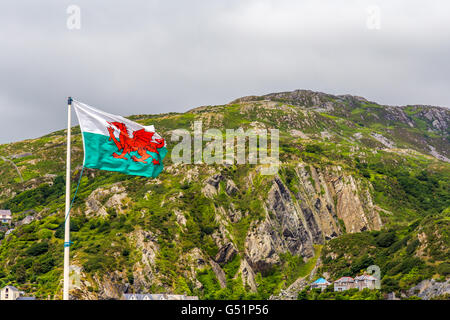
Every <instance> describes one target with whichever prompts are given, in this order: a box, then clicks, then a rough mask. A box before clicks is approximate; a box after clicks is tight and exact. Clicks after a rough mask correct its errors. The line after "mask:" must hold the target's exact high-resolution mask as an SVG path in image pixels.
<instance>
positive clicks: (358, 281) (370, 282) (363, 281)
mask: <svg viewBox="0 0 450 320" xmlns="http://www.w3.org/2000/svg"><path fill="white" fill-rule="evenodd" d="M376 283H377V278H375V277H374V276H371V275H367V274H364V275H362V276H358V277H356V278H355V288H358V289H359V290H362V289H365V288H368V289H371V290H372V289H376Z"/></svg>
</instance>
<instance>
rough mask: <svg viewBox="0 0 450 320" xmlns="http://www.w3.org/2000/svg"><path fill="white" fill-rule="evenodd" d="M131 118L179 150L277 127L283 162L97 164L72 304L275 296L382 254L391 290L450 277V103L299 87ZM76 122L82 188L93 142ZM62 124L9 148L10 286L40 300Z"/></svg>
mask: <svg viewBox="0 0 450 320" xmlns="http://www.w3.org/2000/svg"><path fill="white" fill-rule="evenodd" d="M129 118H130V119H132V120H134V121H137V122H139V123H141V124H144V125H150V124H153V125H155V127H156V129H157V131H158V132H159V133H160V134H161V135H162V136H163V137H165V138H166V140H167V142H168V149H169V155H170V151H171V149H172V148H173V146H174V145H175V144H176V142H171V141H170V137H171V133H172V132H173V130H175V129H187V130H190V131H192V129H193V122H194V121H196V120H202V121H203V130H206V129H208V128H218V129H220V130H225V128H232V129H237V128H238V127H242V128H244V129H245V130H247V129H249V128H260V129H261V128H278V129H279V130H280V161H281V167H280V170H279V171H278V174H277V175H274V176H265V175H261V174H259V171H260V169H261V165H205V164H192V165H174V164H172V163H171V159H170V156H167V157H166V159H165V160H164V165H165V170H164V171H163V173H162V174H161V175H160V176H159V177H158V178H157V179H148V178H143V177H135V176H126V175H123V174H120V173H113V172H105V171H98V170H92V169H87V170H85V171H84V174H83V177H82V179H81V184H80V189H79V192H78V196H77V199H76V200H75V203H74V208H73V212H72V221H71V230H72V233H71V236H72V241H73V242H74V244H73V245H72V247H71V255H72V260H71V263H72V264H73V265H76V266H79V267H80V268H81V270H82V272H81V282H80V288H79V289H75V290H73V291H72V292H71V294H72V296H73V297H74V298H77V299H105V298H120V297H121V295H122V293H123V292H139V293H145V292H152V293H160V292H167V293H169V292H171V293H187V294H189V295H198V296H200V298H202V299H223V298H231V299H255V298H257V299H268V298H269V297H270V296H276V295H278V294H279V293H280V292H282V290H286V289H288V288H289V286H290V285H292V284H293V283H294V282H295V281H296V280H297V279H299V278H302V277H306V276H308V275H310V273H311V272H312V271H313V270H314V273H313V274H311V278H313V277H314V276H316V274H317V275H318V274H320V273H321V274H327V275H328V276H329V277H330V279H337V278H338V277H340V276H342V275H352V276H354V275H356V274H359V273H360V272H361V270H363V269H364V268H366V267H367V266H369V265H370V264H373V263H375V264H377V265H379V266H380V267H381V271H382V276H383V287H382V291H383V292H391V291H396V292H398V293H401V292H406V291H407V290H408V289H409V288H411V287H412V286H414V285H417V284H418V283H419V282H420V281H422V280H427V279H431V278H433V279H438V280H439V281H443V280H445V279H446V278H448V276H449V273H450V270H449V269H450V265H449V257H450V253H449V248H450V240H449V231H450V228H449V223H450V209H449V208H450V190H449V188H450V184H449V181H450V164H449V159H448V158H450V154H449V152H450V132H449V126H448V124H449V121H450V111H449V110H448V109H445V108H440V107H431V106H421V105H420V106H418V105H414V106H401V107H392V106H382V105H379V104H377V103H375V102H370V101H367V100H366V99H364V98H361V97H354V96H350V95H344V96H333V95H329V94H324V93H318V92H312V91H305V90H297V91H293V92H285V93H274V94H268V95H265V96H258V97H257V96H251V97H244V98H240V99H237V100H234V101H232V102H231V103H229V104H226V105H219V106H203V107H199V108H195V109H193V110H190V111H188V112H186V113H167V114H159V115H136V116H131V117H129ZM72 132H73V133H74V136H73V140H72V143H73V149H72V168H73V170H72V186H73V188H72V194H73V192H74V191H75V186H76V183H77V182H78V178H79V174H80V170H81V164H82V159H83V147H82V141H81V135H80V130H79V127H75V128H73V129H72ZM65 134H66V132H65V131H64V130H62V131H58V132H54V133H51V134H49V135H46V136H44V137H41V138H38V139H32V140H25V141H22V142H17V143H11V144H4V145H0V156H1V157H3V158H0V159H3V160H0V209H10V210H11V211H12V212H13V217H14V225H15V228H14V230H13V231H12V232H10V234H8V235H5V233H4V232H1V233H0V239H2V240H1V243H0V286H4V285H6V284H14V285H15V286H17V287H18V288H20V289H21V290H24V291H25V292H27V293H30V294H34V295H36V296H37V297H39V298H42V299H47V298H60V297H61V293H62V282H61V280H62V262H63V236H64V235H63V232H64V231H63V223H64V191H65V189H64V179H65V178H64V175H65V138H66V136H65ZM4 160H8V161H4ZM11 162H13V164H14V165H15V166H16V167H17V169H18V170H19V171H20V174H21V176H19V175H18V171H17V170H16V168H15V166H13V164H12V163H11ZM22 179H23V181H22ZM4 231H5V229H4ZM302 288H303V287H302ZM302 288H299V289H298V290H297V291H296V292H295V293H298V292H299V291H300V289H302ZM380 297H381V293H380V295H379V296H376V297H374V298H380ZM372 298H373V297H372Z"/></svg>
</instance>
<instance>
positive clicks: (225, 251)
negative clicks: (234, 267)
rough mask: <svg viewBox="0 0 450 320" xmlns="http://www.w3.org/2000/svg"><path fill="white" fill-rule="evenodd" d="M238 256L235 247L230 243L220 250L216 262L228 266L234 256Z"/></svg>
mask: <svg viewBox="0 0 450 320" xmlns="http://www.w3.org/2000/svg"><path fill="white" fill-rule="evenodd" d="M236 254H237V250H236V248H235V247H234V245H233V244H232V243H231V242H229V243H227V244H226V245H224V246H223V247H221V248H220V249H219V252H218V253H217V255H216V258H215V260H216V262H217V263H219V264H226V263H228V262H230V261H231V260H233V258H234V256H235V255H236Z"/></svg>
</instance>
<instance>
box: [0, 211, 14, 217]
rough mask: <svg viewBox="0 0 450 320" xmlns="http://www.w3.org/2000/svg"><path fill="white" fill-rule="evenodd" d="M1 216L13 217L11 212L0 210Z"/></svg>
mask: <svg viewBox="0 0 450 320" xmlns="http://www.w3.org/2000/svg"><path fill="white" fill-rule="evenodd" d="M0 215H6V216H11V215H12V213H11V210H0Z"/></svg>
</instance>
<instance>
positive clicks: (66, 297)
mask: <svg viewBox="0 0 450 320" xmlns="http://www.w3.org/2000/svg"><path fill="white" fill-rule="evenodd" d="M67 106H68V108H67V159H66V210H65V212H66V214H65V226H64V227H65V229H64V230H65V232H64V291H63V300H69V266H70V264H69V253H70V251H69V249H70V216H69V210H70V127H71V113H72V98H71V97H69V98H68V100H67Z"/></svg>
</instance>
